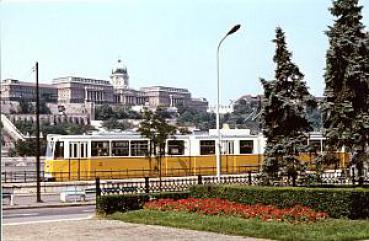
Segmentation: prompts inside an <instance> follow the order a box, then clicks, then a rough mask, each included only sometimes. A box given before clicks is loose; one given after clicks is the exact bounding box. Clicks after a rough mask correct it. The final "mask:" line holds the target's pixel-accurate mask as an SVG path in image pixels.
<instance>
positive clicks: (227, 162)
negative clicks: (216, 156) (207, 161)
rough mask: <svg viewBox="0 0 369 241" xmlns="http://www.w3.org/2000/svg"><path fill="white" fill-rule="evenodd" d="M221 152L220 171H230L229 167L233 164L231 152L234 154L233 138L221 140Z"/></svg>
mask: <svg viewBox="0 0 369 241" xmlns="http://www.w3.org/2000/svg"><path fill="white" fill-rule="evenodd" d="M221 148H222V149H221V152H222V156H221V158H222V164H221V168H222V172H226V173H228V172H230V171H231V170H230V168H231V167H232V166H233V158H234V156H233V154H234V141H233V140H222V141H221Z"/></svg>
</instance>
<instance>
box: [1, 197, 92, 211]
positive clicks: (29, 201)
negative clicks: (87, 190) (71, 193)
mask: <svg viewBox="0 0 369 241" xmlns="http://www.w3.org/2000/svg"><path fill="white" fill-rule="evenodd" d="M41 200H42V202H41V203H38V202H36V194H35V193H32V194H19V193H17V194H15V195H14V200H13V205H11V202H10V200H9V199H5V198H4V199H3V207H2V208H3V209H5V210H7V209H20V208H22V209H24V208H45V207H55V206H68V205H70V206H73V205H90V204H94V203H95V200H96V195H95V194H87V195H86V200H85V201H79V200H71V201H69V202H66V203H63V202H62V201H61V200H60V194H59V193H42V194H41Z"/></svg>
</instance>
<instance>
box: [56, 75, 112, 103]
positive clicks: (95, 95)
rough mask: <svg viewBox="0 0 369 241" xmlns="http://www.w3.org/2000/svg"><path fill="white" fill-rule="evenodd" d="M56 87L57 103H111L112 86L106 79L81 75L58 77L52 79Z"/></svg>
mask: <svg viewBox="0 0 369 241" xmlns="http://www.w3.org/2000/svg"><path fill="white" fill-rule="evenodd" d="M53 85H54V86H55V87H56V88H57V89H58V102H59V103H84V102H94V103H100V104H101V103H113V102H114V99H113V86H112V85H111V84H110V82H109V81H107V80H98V79H90V78H82V77H74V76H67V77H60V78H56V79H53Z"/></svg>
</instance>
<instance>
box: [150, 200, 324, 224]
mask: <svg viewBox="0 0 369 241" xmlns="http://www.w3.org/2000/svg"><path fill="white" fill-rule="evenodd" d="M144 208H145V209H151V210H161V211H183V212H192V213H199V214H205V215H232V216H238V217H242V218H260V219H261V220H264V221H271V220H274V221H289V222H296V221H297V222H306V221H318V220H322V219H326V218H328V215H327V214H326V213H324V212H317V211H314V210H312V209H310V208H308V207H303V206H300V205H296V206H294V207H292V208H284V209H281V208H277V207H275V206H272V205H263V204H255V205H247V204H240V203H236V202H231V201H228V200H225V199H220V198H187V199H180V200H173V199H157V200H153V201H149V202H147V203H145V205H144Z"/></svg>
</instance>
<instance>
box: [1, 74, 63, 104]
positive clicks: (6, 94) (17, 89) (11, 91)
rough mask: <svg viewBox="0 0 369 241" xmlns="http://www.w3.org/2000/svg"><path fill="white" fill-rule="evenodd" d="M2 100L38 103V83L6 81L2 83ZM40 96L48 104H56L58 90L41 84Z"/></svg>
mask: <svg viewBox="0 0 369 241" xmlns="http://www.w3.org/2000/svg"><path fill="white" fill-rule="evenodd" d="M0 91H1V100H3V101H4V100H5V101H20V100H23V101H29V102H34V101H36V83H32V82H24V81H19V80H15V79H5V80H3V81H2V83H1V88H0ZM39 96H40V98H42V99H44V100H45V101H47V102H56V101H57V99H58V89H57V88H56V87H55V86H53V85H50V84H39Z"/></svg>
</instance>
